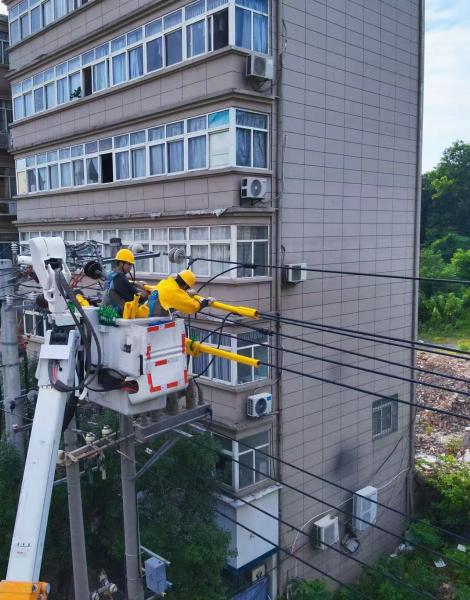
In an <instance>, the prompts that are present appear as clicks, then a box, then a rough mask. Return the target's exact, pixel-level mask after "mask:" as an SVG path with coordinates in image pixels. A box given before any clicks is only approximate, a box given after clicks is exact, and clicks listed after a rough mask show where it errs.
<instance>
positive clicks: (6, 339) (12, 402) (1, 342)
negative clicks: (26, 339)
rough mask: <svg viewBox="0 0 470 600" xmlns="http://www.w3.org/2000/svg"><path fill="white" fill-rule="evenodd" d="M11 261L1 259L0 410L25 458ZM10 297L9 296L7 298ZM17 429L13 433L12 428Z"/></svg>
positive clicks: (7, 431)
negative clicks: (0, 403) (0, 387)
mask: <svg viewBox="0 0 470 600" xmlns="http://www.w3.org/2000/svg"><path fill="white" fill-rule="evenodd" d="M12 272H13V271H12V262H11V260H6V259H2V260H0V297H1V298H2V300H1V335H0V348H1V363H0V364H1V367H0V368H1V373H2V385H3V407H2V408H3V409H4V414H5V435H6V439H7V441H8V442H9V443H10V444H12V445H13V446H14V447H15V448H16V450H17V451H18V453H19V455H20V457H21V459H22V460H23V461H24V457H25V448H24V434H23V431H22V427H23V399H22V397H21V378H20V359H19V352H18V339H17V324H16V318H17V311H16V309H15V308H14V307H13V301H12V298H11V297H12V295H13V293H14V286H13V285H12V284H10V283H8V282H9V280H10V279H11V278H12ZM9 297H10V298H9ZM16 428H19V431H17V432H16V433H15V429H16Z"/></svg>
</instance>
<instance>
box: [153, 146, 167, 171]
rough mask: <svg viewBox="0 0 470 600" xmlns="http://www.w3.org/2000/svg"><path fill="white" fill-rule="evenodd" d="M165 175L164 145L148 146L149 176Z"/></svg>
mask: <svg viewBox="0 0 470 600" xmlns="http://www.w3.org/2000/svg"><path fill="white" fill-rule="evenodd" d="M164 173H165V144H158V146H150V175H163V174H164Z"/></svg>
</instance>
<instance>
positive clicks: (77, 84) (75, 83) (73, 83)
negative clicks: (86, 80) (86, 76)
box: [69, 72, 82, 99]
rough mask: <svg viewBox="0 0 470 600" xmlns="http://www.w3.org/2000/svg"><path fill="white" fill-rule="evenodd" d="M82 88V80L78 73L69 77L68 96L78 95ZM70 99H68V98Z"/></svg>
mask: <svg viewBox="0 0 470 600" xmlns="http://www.w3.org/2000/svg"><path fill="white" fill-rule="evenodd" d="M81 87H82V78H81V75H80V72H78V73H72V75H69V92H70V95H72V94H76V93H78V91H79V90H80V89H81ZM69 99H70V98H69Z"/></svg>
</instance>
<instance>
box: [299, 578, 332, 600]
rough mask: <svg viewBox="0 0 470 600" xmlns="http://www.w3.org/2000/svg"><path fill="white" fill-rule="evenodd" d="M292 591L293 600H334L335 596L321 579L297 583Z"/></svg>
mask: <svg viewBox="0 0 470 600" xmlns="http://www.w3.org/2000/svg"><path fill="white" fill-rule="evenodd" d="M291 590H292V599H293V600H333V594H332V593H331V592H330V591H329V590H328V588H327V587H326V584H325V582H324V581H322V580H320V579H313V580H310V581H296V582H295V583H293V584H291Z"/></svg>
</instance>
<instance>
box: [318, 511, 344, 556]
mask: <svg viewBox="0 0 470 600" xmlns="http://www.w3.org/2000/svg"><path fill="white" fill-rule="evenodd" d="M311 541H312V546H313V547H314V548H316V549H318V550H327V549H328V545H329V546H332V545H333V544H337V543H338V541H339V520H338V517H332V516H331V515H326V517H323V518H322V519H320V520H319V521H315V523H314V524H313V526H312V532H311ZM325 544H328V545H327V546H325Z"/></svg>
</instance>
